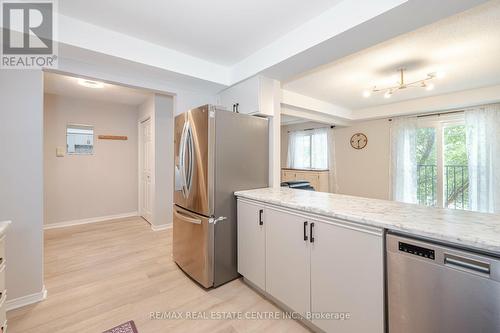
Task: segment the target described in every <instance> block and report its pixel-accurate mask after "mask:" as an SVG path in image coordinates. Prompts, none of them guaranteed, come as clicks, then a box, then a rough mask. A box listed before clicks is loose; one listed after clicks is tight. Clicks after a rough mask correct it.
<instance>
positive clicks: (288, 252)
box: [266, 209, 310, 314]
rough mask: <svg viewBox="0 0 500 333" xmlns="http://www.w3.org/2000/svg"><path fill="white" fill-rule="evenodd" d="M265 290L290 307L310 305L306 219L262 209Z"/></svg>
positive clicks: (298, 308)
mask: <svg viewBox="0 0 500 333" xmlns="http://www.w3.org/2000/svg"><path fill="white" fill-rule="evenodd" d="M266 222H267V223H266V291H267V292H268V293H269V294H270V295H272V296H273V297H275V298H276V299H278V300H279V301H280V302H282V303H284V304H286V305H287V306H288V307H290V308H291V309H292V310H294V311H297V312H299V313H302V314H305V313H307V312H309V308H310V273H309V240H308V238H307V239H305V237H304V235H307V234H308V233H309V223H308V222H307V219H305V218H303V217H301V216H298V215H292V214H288V213H284V212H280V211H277V210H274V209H266Z"/></svg>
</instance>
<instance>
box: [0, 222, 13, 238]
mask: <svg viewBox="0 0 500 333" xmlns="http://www.w3.org/2000/svg"><path fill="white" fill-rule="evenodd" d="M10 223H11V222H10V221H2V222H0V238H1V237H3V235H5V232H6V231H7V227H8V226H9V225H10Z"/></svg>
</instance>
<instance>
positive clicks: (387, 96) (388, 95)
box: [384, 91, 392, 98]
mask: <svg viewBox="0 0 500 333" xmlns="http://www.w3.org/2000/svg"><path fill="white" fill-rule="evenodd" d="M391 97H392V91H388V92H386V93H385V94H384V98H391Z"/></svg>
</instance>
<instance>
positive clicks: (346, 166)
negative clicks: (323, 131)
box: [333, 119, 391, 199]
mask: <svg viewBox="0 0 500 333" xmlns="http://www.w3.org/2000/svg"><path fill="white" fill-rule="evenodd" d="M390 124H391V123H390V122H389V121H388V120H387V119H381V120H373V121H365V122H360V123H354V124H353V125H352V126H350V127H344V128H335V129H334V130H333V133H334V138H335V160H336V171H337V185H338V193H341V194H349V195H355V196H361V197H368V198H377V199H389V193H390V192H389V184H390V180H389V165H390ZM358 132H362V133H364V134H365V135H366V136H367V137H368V144H367V146H366V147H365V148H364V149H361V150H357V149H354V148H352V147H351V144H350V139H351V136H352V135H353V134H355V133H358Z"/></svg>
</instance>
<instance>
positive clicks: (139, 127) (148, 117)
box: [137, 115, 155, 225]
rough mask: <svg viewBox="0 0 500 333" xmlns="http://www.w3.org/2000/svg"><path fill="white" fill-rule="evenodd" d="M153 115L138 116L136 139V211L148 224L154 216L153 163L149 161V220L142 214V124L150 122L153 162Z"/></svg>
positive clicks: (151, 222)
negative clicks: (150, 189) (150, 188)
mask: <svg viewBox="0 0 500 333" xmlns="http://www.w3.org/2000/svg"><path fill="white" fill-rule="evenodd" d="M153 117H154V115H145V116H143V117H140V118H139V120H138V122H137V133H138V140H137V145H138V147H137V200H138V201H137V213H138V215H139V217H141V218H143V219H144V220H146V221H147V222H148V223H149V224H151V225H153V221H152V220H153V218H154V213H153V210H154V196H155V191H154V189H155V164H154V163H151V187H152V191H151V192H152V193H151V221H148V220H147V219H146V218H145V217H143V216H142V215H143V214H142V213H143V212H142V204H141V202H142V191H141V186H142V158H141V156H142V124H144V123H145V122H146V121H148V120H149V121H150V122H151V136H152V140H151V153H152V154H153V155H152V158H151V159H152V160H153V162H154V160H155V159H154V154H155V140H154V118H153Z"/></svg>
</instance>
